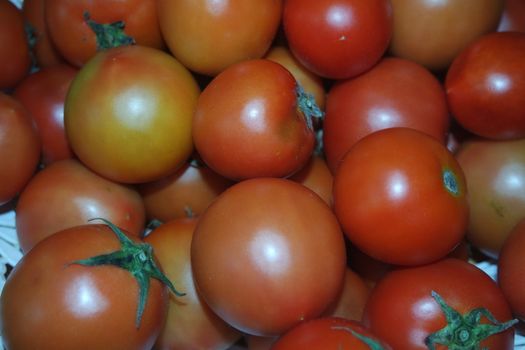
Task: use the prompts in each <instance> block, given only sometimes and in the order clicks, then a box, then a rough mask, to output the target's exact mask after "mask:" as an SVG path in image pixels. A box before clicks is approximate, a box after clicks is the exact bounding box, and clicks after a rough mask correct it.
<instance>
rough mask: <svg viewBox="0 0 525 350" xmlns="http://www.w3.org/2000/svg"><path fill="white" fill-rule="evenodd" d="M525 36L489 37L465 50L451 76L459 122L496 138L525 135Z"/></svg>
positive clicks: (450, 94)
mask: <svg viewBox="0 0 525 350" xmlns="http://www.w3.org/2000/svg"><path fill="white" fill-rule="evenodd" d="M524 61H525V33H518V32H499V33H492V34H488V35H485V36H483V37H481V38H479V39H478V40H476V41H474V42H473V43H472V44H471V45H469V46H468V47H466V48H465V49H464V50H462V51H461V53H460V54H459V55H458V56H457V57H456V58H455V59H454V61H453V63H452V65H451V66H450V69H449V70H448V72H447V75H446V80H445V87H446V93H447V99H448V101H449V105H450V110H451V112H452V115H453V116H454V118H455V119H456V120H457V121H458V123H459V124H461V125H462V126H463V127H464V128H465V129H467V130H468V131H470V132H472V133H474V134H477V135H480V136H483V137H486V138H492V139H511V138H522V137H525V99H524V98H523V96H524V95H525V69H523V62H524Z"/></svg>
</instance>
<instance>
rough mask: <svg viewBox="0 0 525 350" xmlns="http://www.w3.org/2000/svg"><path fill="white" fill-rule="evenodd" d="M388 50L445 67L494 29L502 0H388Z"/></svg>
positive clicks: (435, 68) (435, 67) (439, 68)
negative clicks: (390, 23)
mask: <svg viewBox="0 0 525 350" xmlns="http://www.w3.org/2000/svg"><path fill="white" fill-rule="evenodd" d="M391 1H392V8H393V18H394V20H393V33H392V40H391V42H390V47H389V53H390V54H392V55H394V56H397V57H402V58H406V59H409V60H411V61H414V62H417V63H419V64H421V65H423V66H425V67H427V68H428V69H430V70H433V71H446V69H447V68H448V67H449V66H450V64H451V63H452V60H453V59H454V58H455V57H456V56H457V55H458V54H459V52H460V51H461V50H462V49H463V48H465V47H466V46H467V45H468V44H470V43H471V42H472V41H473V40H475V39H476V38H478V37H479V36H481V35H484V34H486V33H490V32H492V31H494V30H496V28H497V26H498V22H499V20H500V17H501V13H502V11H503V2H504V0H461V1H457V0H439V1H428V0H391Z"/></svg>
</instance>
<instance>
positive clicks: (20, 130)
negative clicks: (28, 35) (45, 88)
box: [0, 10, 41, 205]
mask: <svg viewBox="0 0 525 350" xmlns="http://www.w3.org/2000/svg"><path fill="white" fill-rule="evenodd" d="M0 12H1V10H0ZM40 151H41V146H40V138H39V137H38V132H37V130H36V126H35V124H34V122H33V120H32V119H31V115H30V114H29V111H28V110H27V109H26V108H25V107H24V106H23V105H22V104H21V103H20V102H19V101H17V100H15V99H14V98H13V97H12V96H10V95H6V94H4V93H1V92H0V169H1V170H0V205H2V204H5V203H7V202H9V201H10V200H12V199H13V198H15V197H16V196H17V195H18V194H19V193H20V191H22V190H23V188H24V187H25V186H26V184H27V183H28V182H29V180H30V179H31V177H32V176H33V174H34V173H35V171H36V169H37V166H38V163H39V160H40Z"/></svg>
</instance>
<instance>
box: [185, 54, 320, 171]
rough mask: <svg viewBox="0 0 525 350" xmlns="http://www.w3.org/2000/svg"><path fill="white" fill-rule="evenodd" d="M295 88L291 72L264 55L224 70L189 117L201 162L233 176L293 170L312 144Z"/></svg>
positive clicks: (311, 133)
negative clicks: (264, 57) (193, 113)
mask: <svg viewBox="0 0 525 350" xmlns="http://www.w3.org/2000/svg"><path fill="white" fill-rule="evenodd" d="M297 89H298V87H297V84H296V81H295V79H294V77H293V76H292V74H291V73H290V72H289V71H288V70H287V69H286V68H284V67H283V66H282V65H280V64H278V63H275V62H273V61H270V60H267V59H254V60H246V61H243V62H240V63H237V64H234V65H232V66H230V67H228V68H227V69H226V70H224V71H222V72H221V73H220V74H219V75H217V76H216V77H215V78H214V79H213V80H212V81H211V82H210V83H209V84H208V85H207V86H206V87H205V88H204V90H203V91H202V93H201V95H200V97H199V99H198V102H197V107H196V111H195V115H194V118H193V141H194V143H195V148H196V150H197V152H198V153H199V155H200V156H201V157H202V160H203V161H204V162H205V163H206V164H207V165H208V166H209V167H210V168H211V169H213V170H214V171H216V172H217V173H219V174H221V175H222V176H224V177H227V178H230V179H233V180H241V179H248V178H253V177H261V176H273V177H285V176H289V175H291V174H293V173H295V172H296V171H297V170H299V169H300V168H301V167H302V166H304V165H305V164H306V162H308V160H309V159H310V156H311V154H312V152H313V148H314V143H315V134H314V131H313V125H312V123H310V122H309V121H308V120H307V119H308V118H309V117H308V116H306V111H305V110H304V109H302V107H301V101H302V100H303V97H298V93H297Z"/></svg>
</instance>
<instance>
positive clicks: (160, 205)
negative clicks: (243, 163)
mask: <svg viewBox="0 0 525 350" xmlns="http://www.w3.org/2000/svg"><path fill="white" fill-rule="evenodd" d="M232 184H233V182H232V181H230V180H228V179H226V178H224V177H222V176H221V175H219V174H217V173H216V172H214V171H213V170H211V169H210V168H209V167H207V166H206V165H203V164H198V163H196V162H194V163H192V162H187V163H186V164H184V165H183V166H182V167H180V168H179V169H178V170H177V171H176V172H175V173H174V174H172V175H169V176H167V177H165V178H162V179H160V180H157V181H153V182H148V183H144V184H139V185H138V186H137V189H138V191H139V193H140V195H141V196H142V199H143V200H144V206H145V207H146V215H147V217H148V219H149V220H160V221H162V222H166V221H169V220H173V219H177V218H183V217H188V216H199V215H200V214H202V213H203V212H204V210H205V209H206V208H207V207H208V205H210V203H211V202H212V201H213V200H214V199H215V198H216V197H217V196H218V195H219V194H221V193H222V192H223V191H224V190H225V189H226V188H228V187H230V186H231V185H232Z"/></svg>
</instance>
